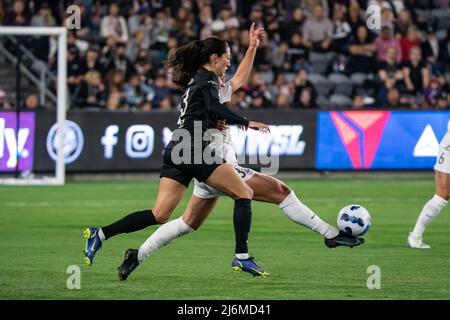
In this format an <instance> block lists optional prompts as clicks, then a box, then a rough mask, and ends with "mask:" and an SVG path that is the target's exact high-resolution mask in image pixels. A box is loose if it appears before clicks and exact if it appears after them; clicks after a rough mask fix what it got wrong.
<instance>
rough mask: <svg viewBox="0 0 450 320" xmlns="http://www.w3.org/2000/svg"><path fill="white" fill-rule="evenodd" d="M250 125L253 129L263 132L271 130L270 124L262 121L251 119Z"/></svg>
mask: <svg viewBox="0 0 450 320" xmlns="http://www.w3.org/2000/svg"><path fill="white" fill-rule="evenodd" d="M248 127H249V128H250V129H253V130H258V131H261V132H262V133H266V132H270V128H269V126H268V125H267V124H265V123H261V122H256V121H249V123H248Z"/></svg>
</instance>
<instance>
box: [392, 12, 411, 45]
mask: <svg viewBox="0 0 450 320" xmlns="http://www.w3.org/2000/svg"><path fill="white" fill-rule="evenodd" d="M411 26H413V21H412V19H411V12H410V11H409V10H408V9H403V10H401V11H400V12H399V14H398V17H397V20H396V21H395V25H394V32H395V35H396V37H397V38H398V39H400V38H402V37H405V36H407V34H408V29H409V28H410V27H411Z"/></svg>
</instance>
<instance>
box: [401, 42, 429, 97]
mask: <svg viewBox="0 0 450 320" xmlns="http://www.w3.org/2000/svg"><path fill="white" fill-rule="evenodd" d="M409 58H410V60H409V61H407V62H406V63H405V64H404V67H403V77H404V80H405V84H406V88H407V90H408V91H409V92H410V93H412V94H420V93H422V91H423V89H424V88H426V87H427V86H428V82H429V71H428V69H427V66H426V64H425V62H424V61H423V60H422V52H421V50H420V48H412V49H411V51H410V54H409Z"/></svg>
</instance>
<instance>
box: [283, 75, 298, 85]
mask: <svg viewBox="0 0 450 320" xmlns="http://www.w3.org/2000/svg"><path fill="white" fill-rule="evenodd" d="M295 76H296V74H295V73H292V72H289V73H285V74H284V78H285V79H286V83H291V82H293V81H294V79H295Z"/></svg>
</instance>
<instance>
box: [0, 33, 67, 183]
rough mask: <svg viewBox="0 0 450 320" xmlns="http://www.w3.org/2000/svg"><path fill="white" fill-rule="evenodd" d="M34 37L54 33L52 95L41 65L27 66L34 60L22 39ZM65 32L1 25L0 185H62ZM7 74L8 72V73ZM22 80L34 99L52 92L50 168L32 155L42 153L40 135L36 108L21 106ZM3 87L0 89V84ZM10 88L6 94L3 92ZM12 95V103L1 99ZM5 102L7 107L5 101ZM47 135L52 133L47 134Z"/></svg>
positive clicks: (65, 78)
mask: <svg viewBox="0 0 450 320" xmlns="http://www.w3.org/2000/svg"><path fill="white" fill-rule="evenodd" d="M36 37H53V38H55V40H56V41H57V59H56V62H55V63H56V70H57V71H56V72H57V73H56V79H55V80H56V81H54V88H53V92H54V95H53V93H52V91H51V90H48V88H47V87H46V86H47V84H48V81H47V80H48V78H46V74H45V72H44V71H45V70H44V69H47V68H46V66H45V65H41V67H40V68H39V65H38V67H37V68H36V67H35V68H34V70H31V68H30V65H28V64H27V63H26V62H25V61H27V62H30V60H33V59H35V57H33V55H32V54H30V53H29V51H28V50H27V48H26V46H23V45H22V44H23V43H24V40H26V39H30V38H31V39H32V38H36ZM66 52H67V30H66V28H63V27H52V28H49V27H4V26H0V63H1V65H2V66H3V67H1V68H0V72H3V74H2V75H1V77H2V80H1V82H0V89H1V91H0V99H3V107H2V108H1V107H0V184H11V185H63V184H64V182H65V163H64V161H65V155H64V148H65V140H67V137H66V134H65V133H66V131H67V130H65V129H64V128H65V127H66V125H64V124H65V123H66V121H65V120H66V109H67V71H66V70H67V60H66ZM8 72H12V73H13V74H14V76H11V74H9V73H8ZM21 81H22V83H23V82H30V85H31V86H35V87H37V88H38V90H36V91H38V92H39V93H38V94H36V95H35V96H36V97H40V98H45V96H46V94H47V95H53V100H52V102H51V103H50V104H51V106H50V107H49V108H48V109H49V110H50V111H46V112H47V113H48V112H50V113H51V112H53V114H54V113H56V115H54V117H53V118H54V121H55V123H54V125H53V126H52V129H50V131H52V132H49V135H48V138H47V140H48V141H46V144H45V145H46V146H47V149H48V150H47V152H48V154H49V155H50V157H51V159H52V160H51V166H50V167H47V168H43V167H42V166H41V165H40V164H39V163H37V162H36V161H39V158H41V157H37V156H36V154H37V153H38V152H42V150H40V149H42V145H43V141H40V140H41V139H42V135H39V136H38V135H37V134H36V132H37V131H38V129H39V128H38V122H37V121H36V119H37V118H38V117H39V112H38V111H34V110H33V109H27V108H26V107H23V104H24V102H25V98H26V97H25V95H26V94H27V93H25V92H21V91H22V88H21ZM2 83H3V86H4V87H5V88H7V89H6V90H5V89H2V88H1V84H2ZM8 89H9V92H7V91H8ZM10 94H11V95H12V94H15V96H16V97H15V99H13V100H14V101H5V99H6V97H8V95H10ZM7 103H9V107H6V104H7ZM50 133H51V136H50Z"/></svg>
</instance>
